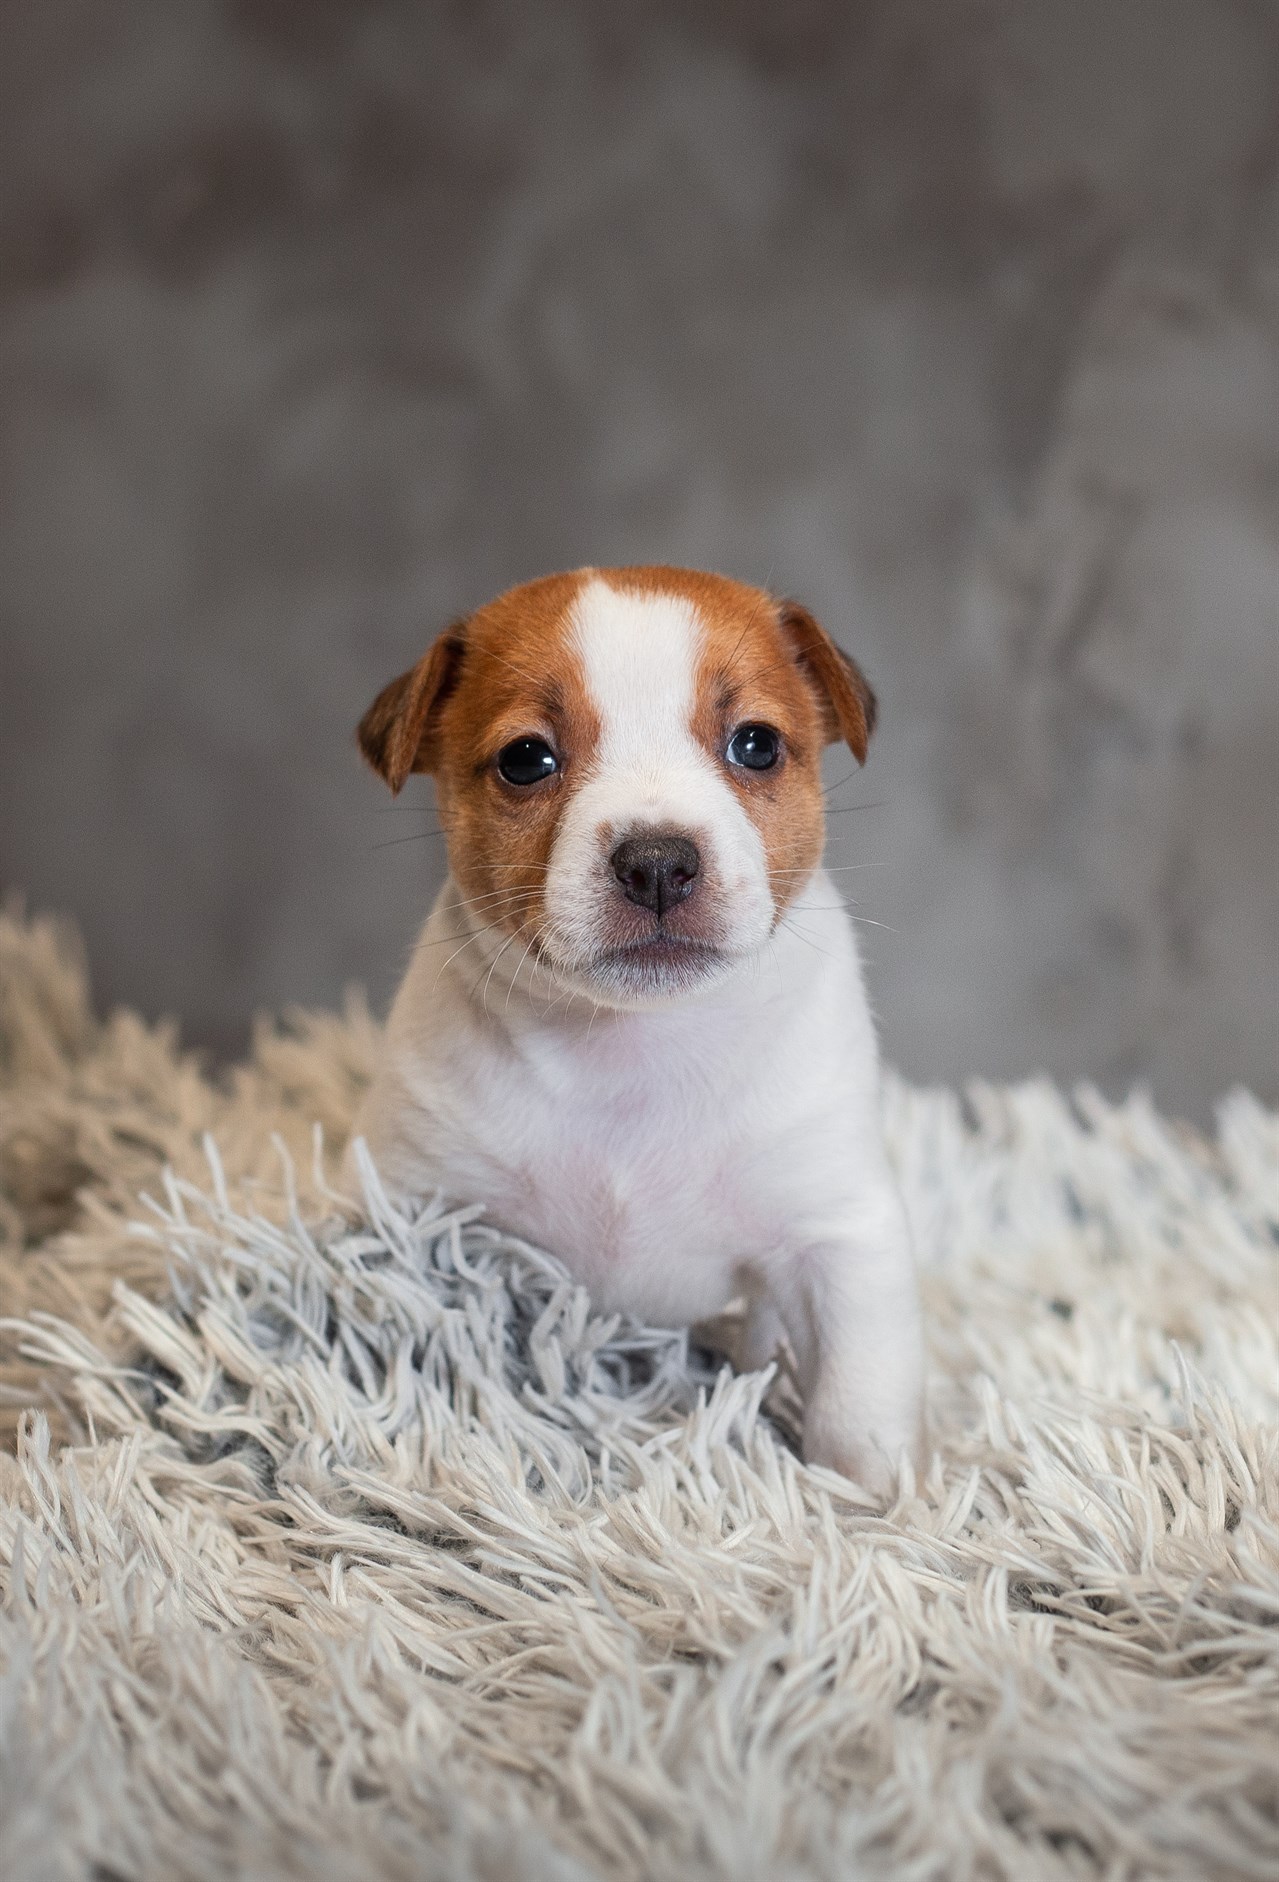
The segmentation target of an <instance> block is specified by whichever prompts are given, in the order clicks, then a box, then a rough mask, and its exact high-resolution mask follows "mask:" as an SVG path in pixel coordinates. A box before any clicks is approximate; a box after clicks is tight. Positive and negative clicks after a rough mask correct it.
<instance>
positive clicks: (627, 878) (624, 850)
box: [609, 836, 702, 921]
mask: <svg viewBox="0 0 1279 1882" xmlns="http://www.w3.org/2000/svg"><path fill="white" fill-rule="evenodd" d="M609 861H610V862H611V863H612V865H613V874H614V875H615V876H616V877H617V879H618V881H619V882H620V883H621V885H622V888H623V890H624V891H625V894H626V898H627V900H628V901H630V902H638V904H639V906H640V907H641V908H651V909H652V911H653V913H654V914H655V915H656V916H657V919H658V920H659V921H660V920H661V919H662V916H663V915H664V914H665V913H666V911H667V909H668V908H674V906H675V904H676V903H677V902H682V901H684V900H685V899H686V898H687V897H688V896H690V895H691V894H692V893H693V880H694V878H695V876H696V875H697V872H698V870H699V869H700V868H701V866H702V859H701V857H700V856H699V855H698V853H697V845H696V843H693V842H690V840H689V839H688V837H686V836H628V837H627V838H626V840H625V842H623V843H619V844H618V846H617V848H616V849H615V850H614V851H613V854H612V855H611V856H610V857H609Z"/></svg>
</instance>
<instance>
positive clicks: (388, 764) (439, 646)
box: [356, 622, 465, 793]
mask: <svg viewBox="0 0 1279 1882" xmlns="http://www.w3.org/2000/svg"><path fill="white" fill-rule="evenodd" d="M464 628H465V623H464V622H458V624H457V625H456V626H455V627H450V628H448V629H447V630H446V631H445V632H444V633H443V634H441V635H440V638H439V639H438V640H437V641H436V642H435V645H434V646H433V647H432V648H431V649H430V650H429V652H427V653H424V654H423V655H422V658H421V659H420V660H419V661H418V663H417V665H416V666H415V667H410V668H409V670H408V672H407V673H401V675H400V677H399V679H398V680H392V681H391V683H390V685H389V686H384V687H383V688H382V690H381V692H380V693H379V694H378V696H377V698H376V699H375V700H374V701H373V704H372V705H371V706H370V707H369V709H368V711H367V712H366V713H365V715H364V717H363V718H362V719H361V720H360V724H359V729H358V731H357V732H356V737H357V738H358V740H359V742H360V750H361V751H362V752H363V753H364V756H365V757H366V758H367V759H368V761H369V763H370V764H371V765H372V767H373V769H374V770H375V771H376V772H377V773H378V775H379V777H383V778H385V779H386V781H387V783H388V784H389V785H390V787H391V789H392V790H393V791H395V792H397V793H398V792H399V791H400V790H401V788H402V787H403V784H404V780H405V778H407V777H408V775H409V773H410V771H434V770H435V769H436V766H437V765H438V763H439V756H440V754H439V740H438V739H437V737H436V731H437V722H438V715H439V709H440V707H441V706H442V705H443V704H444V701H445V700H446V699H447V698H448V696H449V694H450V693H451V692H452V691H453V689H454V687H455V686H456V685H457V682H458V676H459V673H460V671H461V666H462V654H463V651H464V639H463V630H464Z"/></svg>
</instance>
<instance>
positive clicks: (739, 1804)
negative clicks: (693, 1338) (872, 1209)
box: [0, 914, 1279, 1882]
mask: <svg viewBox="0 0 1279 1882" xmlns="http://www.w3.org/2000/svg"><path fill="white" fill-rule="evenodd" d="M376 1045H377V1034H376V1029H375V1027H374V1026H373V1025H372V1024H371V1022H370V1021H369V1019H368V1017H367V1015H365V1014H364V1013H363V1012H362V1010H361V1009H360V1008H359V1007H358V1005H354V1004H353V1005H352V1007H351V1008H350V1010H349V1011H348V1012H347V1013H346V1014H345V1015H344V1016H342V1017H337V1016H333V1015H310V1016H294V1017H292V1018H291V1019H289V1020H288V1021H286V1022H284V1023H281V1024H278V1025H264V1026H263V1027H262V1029H261V1030H260V1032H259V1034H258V1037H257V1039H256V1042H255V1046H254V1050H253V1053H252V1055H251V1057H250V1060H249V1062H248V1063H247V1064H246V1065H245V1066H243V1067H241V1068H239V1069H238V1070H236V1071H235V1072H234V1073H232V1074H230V1075H229V1076H227V1077H226V1078H224V1079H222V1080H220V1081H215V1080H212V1079H210V1078H208V1077H207V1076H205V1075H204V1073H203V1072H202V1071H201V1068H200V1067H199V1065H198V1064H197V1063H196V1062H195V1061H193V1060H192V1059H190V1058H186V1057H183V1056H182V1055H181V1054H180V1053H179V1051H178V1049H177V1045H176V1042H175V1040H174V1038H173V1037H172V1035H171V1034H169V1033H168V1032H166V1031H164V1030H162V1029H160V1030H153V1029H148V1028H147V1027H145V1026H144V1025H143V1024H142V1023H141V1021H139V1020H138V1019H137V1018H136V1017H133V1016H131V1015H129V1014H118V1015H116V1016H115V1017H113V1018H112V1019H110V1020H109V1021H107V1022H99V1021H97V1020H95V1019H94V1017H93V1016H92V1013H91V1010H90V1007H89V1004H88V998H87V994H86V991H85V980H84V975H83V971H82V967H81V964H80V962H79V959H78V954H77V950H76V948H75V944H74V941H73V939H72V938H71V937H69V936H68V935H66V934H65V933H63V932H61V931H60V930H58V929H57V928H56V927H54V926H53V925H51V924H48V923H28V922H26V921H24V920H23V919H22V918H21V917H20V916H18V915H16V914H15V915H13V916H11V917H10V918H9V919H7V920H5V921H3V922H2V923H0V1301H2V1302H3V1307H4V1312H5V1314H6V1316H7V1318H6V1321H5V1326H4V1330H3V1333H2V1334H0V1342H2V1347H3V1350H2V1354H0V1357H2V1359H3V1372H2V1375H0V1376H2V1378H3V1392H4V1398H5V1418H6V1432H7V1434H8V1438H9V1440H10V1442H9V1444H8V1446H7V1448H4V1449H0V1587H2V1589H3V1612H2V1613H0V1873H2V1874H3V1875H4V1877H5V1878H14V1879H15V1882H45V1879H46V1878H47V1879H48V1882H55V1879H57V1882H61V1879H62V1878H70V1877H94V1878H96V1879H97V1882H141V1879H142V1878H150V1877H157V1878H159V1877H164V1878H188V1877H190V1878H213V1877H224V1876H227V1877H229V1876H246V1877H254V1878H264V1879H265V1878H277V1877H279V1878H285V1877H298V1878H301V1877H317V1878H325V1879H328V1878H333V1879H337V1878H342V1879H344V1882H345V1879H347V1878H350V1879H351V1882H355V1879H356V1878H364V1877H370V1878H383V1877H387V1878H401V1877H403V1878H406V1879H407V1878H410V1877H412V1878H440V1879H441V1882H443V1879H445V1878H447V1879H448V1882H478V1879H479V1878H486V1879H491V1882H498V1879H499V1878H501V1879H502V1882H506V1879H507V1878H510V1879H512V1882H534V1879H536V1882H543V1879H546V1882H550V1879H551V1878H556V1879H557V1882H560V1879H562V1882H568V1879H569V1878H580V1879H584V1878H590V1877H610V1878H613V1877H616V1878H626V1879H627V1882H630V1879H634V1882H639V1879H640V1878H648V1877H652V1878H679V1882H701V1879H702V1878H712V1877H714V1878H724V1882H730V1879H731V1882H752V1879H756V1882H792V1879H793V1882H799V1879H800V1878H816V1877H822V1878H832V1879H833V1878H841V1879H842V1878H854V1877H878V1876H891V1877H894V1878H918V1879H919V1882H924V1878H936V1879H937V1882H962V1879H963V1878H968V1877H973V1878H985V1877H1007V1878H1010V1879H1011V1882H1027V1879H1033V1878H1040V1877H1043V1878H1050V1877H1063V1878H1064V1877H1090V1878H1092V1877H1104V1878H1107V1882H1120V1879H1121V1878H1134V1879H1135V1878H1138V1877H1163V1876H1184V1877H1196V1878H1200V1877H1212V1878H1214V1879H1215V1882H1220V1879H1223V1878H1233V1877H1256V1878H1269V1877H1273V1876H1274V1874H1275V1873H1276V1864H1277V1863H1279V1821H1277V1797H1276V1789H1277V1786H1276V1743H1277V1739H1276V1729H1277V1725H1279V1709H1277V1708H1279V1626H1277V1625H1276V1623H1277V1622H1279V1521H1277V1519H1279V1481H1277V1478H1279V1473H1277V1471H1276V1464H1277V1462H1279V1445H1277V1439H1276V1415H1277V1412H1279V1407H1277V1405H1276V1393H1277V1391H1279V1352H1277V1350H1276V1337H1277V1329H1276V1319H1277V1312H1276V1310H1277V1308H1279V1246H1277V1241H1279V1231H1277V1228H1276V1222H1275V1211H1276V1203H1277V1201H1279V1194H1277V1192H1279V1132H1277V1125H1276V1119H1275V1118H1274V1117H1273V1116H1271V1115H1270V1114H1268V1113H1266V1112H1265V1111H1263V1110H1262V1109H1261V1108H1260V1107H1259V1106H1258V1105H1257V1104H1256V1103H1255V1102H1254V1101H1253V1100H1252V1099H1250V1098H1249V1097H1248V1096H1246V1095H1245V1094H1243V1093H1236V1094H1234V1095H1233V1096H1231V1097H1230V1098H1229V1099H1227V1100H1226V1101H1225V1102H1224V1103H1223V1105H1222V1106H1221V1109H1220V1113H1219V1127H1218V1132H1217V1135H1216V1137H1215V1138H1214V1139H1213V1140H1212V1141H1208V1140H1206V1139H1204V1138H1201V1137H1199V1136H1197V1135H1195V1134H1193V1133H1192V1132H1190V1131H1188V1130H1185V1129H1182V1128H1181V1127H1179V1126H1175V1125H1173V1124H1170V1123H1168V1122H1167V1121H1166V1120H1164V1119H1162V1118H1160V1117H1159V1116H1158V1115H1157V1114H1156V1113H1155V1112H1154V1111H1153V1110H1152V1109H1151V1107H1150V1106H1149V1105H1148V1104H1147V1103H1146V1102H1145V1101H1143V1100H1142V1099H1141V1098H1139V1097H1137V1098H1133V1099H1131V1100H1130V1101H1128V1102H1127V1103H1125V1104H1122V1105H1118V1106H1111V1105H1108V1104H1106V1103H1105V1102H1103V1101H1102V1100H1101V1099H1100V1098H1098V1097H1097V1096H1095V1095H1093V1094H1090V1093H1088V1092H1081V1093H1077V1094H1076V1095H1075V1096H1074V1098H1073V1099H1068V1098H1066V1097H1064V1096H1063V1095H1062V1094H1061V1093H1059V1092H1058V1091H1056V1090H1054V1089H1053V1088H1052V1087H1050V1086H1048V1085H1046V1084H1043V1083H1033V1084H1027V1085H1023V1086H1019V1087H1017V1088H1015V1089H991V1088H974V1089H973V1090H971V1091H970V1092H969V1093H967V1094H966V1096H965V1097H964V1098H963V1099H962V1100H961V1099H959V1098H957V1097H956V1096H955V1095H954V1094H952V1093H949V1092H936V1091H927V1092H926V1091H918V1090H913V1089H909V1088H907V1087H905V1086H903V1085H901V1084H899V1083H896V1082H891V1081H890V1083H889V1086H888V1089H887V1093H886V1099H885V1104H886V1114H887V1127H888V1135H889V1141H890V1145H891V1150H892V1154H893V1156H894V1158H895V1160H896V1163H897V1166H898V1169H899V1171H900V1173H901V1178H902V1182H903V1185H904V1188H905V1192H906V1195H907V1200H908V1205H909V1208H910V1211H911V1215H912V1218H913V1220H914V1223H915V1228H916V1233H917V1237H918V1243H919V1250H920V1257H921V1262H922V1266H923V1270H924V1283H925V1295H926V1306H927V1311H928V1318H929V1329H930V1344H931V1365H932V1379H931V1416H932V1420H933V1431H934V1438H935V1442H936V1447H937V1455H936V1458H935V1461H934V1462H933V1464H932V1466H931V1468H930V1470H929V1471H928V1473H927V1475H926V1477H925V1479H924V1480H923V1481H922V1482H921V1483H919V1484H918V1485H906V1486H904V1487H903V1490H902V1494H901V1496H900V1498H899V1500H898V1501H897V1503H896V1505H895V1507H894V1508H893V1509H892V1510H891V1511H890V1512H889V1513H888V1514H887V1515H881V1514H879V1513H876V1512H875V1511H873V1510H871V1509H869V1508H867V1507H866V1506H865V1505H864V1504H863V1502H862V1501H861V1499H860V1498H859V1496H858V1494H857V1493H856V1491H854V1490H853V1489H852V1488H851V1486H848V1485H846V1484H844V1483H842V1482H841V1480H840V1479H838V1478H836V1477H834V1476H831V1475H829V1474H826V1473H824V1472H821V1471H817V1470H808V1469H806V1468H805V1467H804V1466H803V1465H802V1464H800V1462H799V1461H798V1459H797V1457H796V1455H795V1452H794V1440H793V1398H792V1395H791V1392H790V1388H789V1386H788V1384H787V1382H786V1380H785V1379H784V1378H782V1379H772V1378H771V1377H770V1376H769V1375H737V1374H734V1373H732V1372H730V1371H729V1370H727V1368H725V1367H724V1366H723V1365H722V1364H721V1362H720V1361H718V1360H717V1359H715V1358H713V1357H712V1355H711V1352H710V1351H709V1350H708V1349H706V1348H703V1347H701V1346H699V1345H696V1344H690V1343H689V1341H688V1340H687V1339H686V1338H685V1337H684V1336H681V1335H676V1334H672V1333H669V1332H665V1331H662V1330H656V1329H649V1328H643V1327H638V1326H634V1325H629V1324H624V1323H623V1324H618V1323H617V1322H616V1321H614V1320H607V1321H605V1320H602V1319H600V1318H599V1317H597V1316H596V1315H594V1314H593V1313H592V1312H591V1310H590V1307H589V1304H588V1302H587V1301H586V1300H585V1298H584V1297H583V1296H582V1295H581V1294H580V1293H579V1292H578V1291H576V1290H575V1289H574V1288H573V1286H572V1285H571V1284H570V1283H569V1282H567V1280H566V1279H565V1278H564V1277H563V1275H562V1274H561V1273H560V1271H559V1270H558V1269H557V1267H556V1265H555V1264H554V1263H553V1262H551V1261H549V1260H548V1259H547V1258H546V1257H544V1256H542V1255H540V1254H539V1253H538V1252H537V1251H536V1250H533V1249H531V1248H528V1247H526V1246H524V1245H522V1244H519V1243H517V1242H514V1241H512V1240H510V1239H509V1238H506V1237H503V1236H501V1235H498V1234H496V1233H494V1232H492V1231H490V1230H489V1229H487V1228H486V1227H485V1226H484V1224H483V1223H482V1221H479V1220H476V1219H475V1218H474V1215H473V1214H457V1213H455V1214H451V1215H449V1214H444V1213H442V1212H441V1211H439V1210H438V1209H436V1210H431V1209H428V1210H427V1211H426V1212H425V1213H424V1214H423V1215H422V1216H420V1217H419V1218H417V1219H414V1220H406V1219H404V1218H402V1217H400V1216H398V1215H396V1214H395V1213H394V1212H393V1211H392V1210H391V1209H390V1207H389V1206H388V1205H387V1204H386V1202H385V1200H384V1199H383V1198H382V1197H381V1195H380V1192H379V1190H378V1187H377V1182H376V1177H375V1176H374V1174H373V1173H372V1172H371V1171H369V1172H368V1173H367V1191H368V1194H367V1199H366V1200H367V1205H368V1209H369V1212H370V1216H371V1221H365V1222H362V1223H361V1222H358V1221H356V1220H354V1219H353V1217H352V1216H351V1214H350V1212H349V1211H348V1210H347V1209H346V1208H345V1207H344V1206H343V1203H342V1200H341V1199H340V1198H339V1197H337V1196H336V1195H335V1194H334V1193H333V1191H332V1190H331V1189H330V1188H329V1184H330V1183H331V1182H332V1181H333V1172H334V1171H335V1170H336V1167H337V1159H338V1153H339V1151H340V1148H341V1145H342V1142H343V1137H344V1132H345V1129H346V1127H347V1122H348V1120H349V1118H350V1116H351V1114H352V1110H353V1107H354V1104H355V1101H356V1099H357V1097H358V1094H359V1091H360V1088H361V1084H362V1081H363V1079H364V1077H365V1075H366V1073H367V1068H368V1066H369V1064H370V1063H371V1060H372V1055H373V1054H374V1052H375V1051H376ZM315 1126H318V1127H319V1130H318V1131H317V1130H316V1129H315V1128H314V1127H315ZM326 1172H327V1174H326ZM142 1192H146V1197H147V1200H145V1201H144V1200H142V1199H141V1196H142ZM31 1408H34V1409H31Z"/></svg>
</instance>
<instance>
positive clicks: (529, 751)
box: [497, 738, 560, 784]
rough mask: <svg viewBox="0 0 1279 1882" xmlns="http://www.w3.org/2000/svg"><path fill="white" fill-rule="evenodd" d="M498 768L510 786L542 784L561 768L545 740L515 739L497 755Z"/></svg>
mask: <svg viewBox="0 0 1279 1882" xmlns="http://www.w3.org/2000/svg"><path fill="white" fill-rule="evenodd" d="M497 768H498V770H499V771H500V772H501V774H502V776H503V777H504V778H505V779H506V782H507V783H508V784H540V783H541V781H542V779H543V778H550V777H554V775H555V773H556V772H557V771H558V770H559V768H560V761H559V759H558V758H557V757H556V756H555V753H554V752H553V751H552V750H551V748H550V746H549V745H548V744H547V742H546V740H545V739H544V738H513V739H512V740H511V742H510V744H509V745H503V747H502V749H501V751H500V752H499V753H498V754H497Z"/></svg>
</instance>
